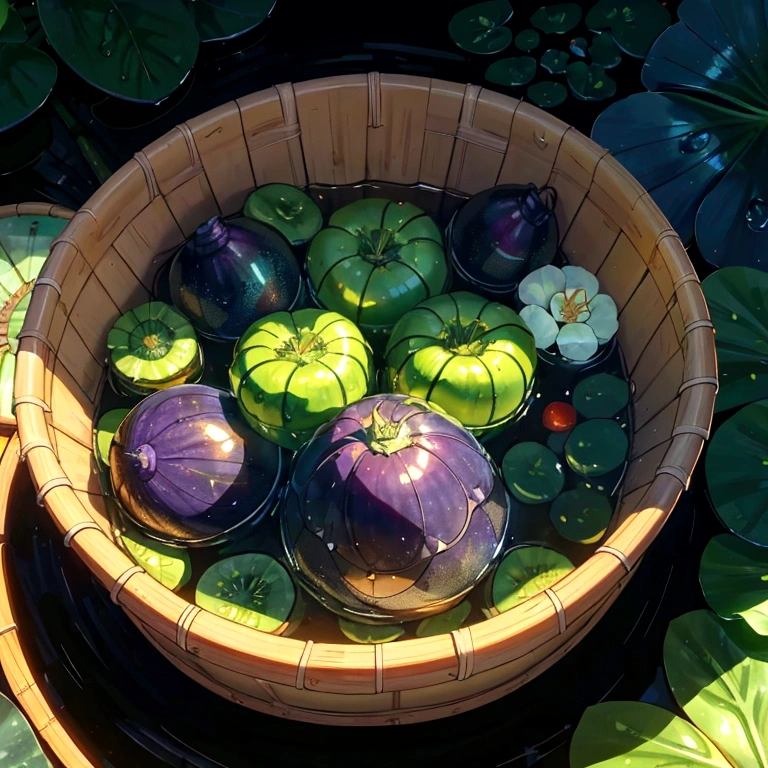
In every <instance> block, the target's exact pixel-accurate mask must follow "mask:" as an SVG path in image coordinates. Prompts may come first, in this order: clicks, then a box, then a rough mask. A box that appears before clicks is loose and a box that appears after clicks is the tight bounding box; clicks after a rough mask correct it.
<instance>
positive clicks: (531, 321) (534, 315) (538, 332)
mask: <svg viewBox="0 0 768 768" xmlns="http://www.w3.org/2000/svg"><path fill="white" fill-rule="evenodd" d="M520 317H521V318H522V319H523V321H524V322H525V324H526V325H527V326H528V329H529V330H530V332H531V333H532V334H533V338H534V341H535V342H536V348H537V349H549V347H551V346H552V345H553V344H554V343H555V339H557V334H558V333H559V332H560V327H559V326H558V324H557V322H555V318H554V317H552V315H550V314H549V312H547V310H546V309H542V308H541V307H540V306H538V305H537V304H528V305H526V306H525V307H523V308H522V309H521V310H520Z"/></svg>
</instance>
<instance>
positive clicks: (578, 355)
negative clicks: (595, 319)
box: [557, 323, 598, 363]
mask: <svg viewBox="0 0 768 768" xmlns="http://www.w3.org/2000/svg"><path fill="white" fill-rule="evenodd" d="M597 347H598V343H597V336H595V333H594V331H593V330H592V329H591V328H590V327H589V326H588V325H587V324H586V323H568V324H567V325H564V326H563V327H562V328H561V329H560V332H559V333H558V334H557V348H558V350H559V351H560V354H561V355H562V356H563V357H565V358H567V359H568V360H573V361H575V362H580V363H583V362H586V361H587V360H589V359H591V358H592V357H594V355H595V353H596V352H597Z"/></svg>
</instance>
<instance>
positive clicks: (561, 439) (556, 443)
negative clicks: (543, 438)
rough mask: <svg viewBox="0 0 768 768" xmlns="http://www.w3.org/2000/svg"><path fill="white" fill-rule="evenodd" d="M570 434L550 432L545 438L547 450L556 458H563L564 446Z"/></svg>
mask: <svg viewBox="0 0 768 768" xmlns="http://www.w3.org/2000/svg"><path fill="white" fill-rule="evenodd" d="M570 434H571V432H570V431H568V432H552V433H550V435H549V437H548V438H547V448H549V450H550V451H552V453H554V454H555V455H556V456H560V457H562V458H565V444H566V442H567V441H568V438H569V437H570Z"/></svg>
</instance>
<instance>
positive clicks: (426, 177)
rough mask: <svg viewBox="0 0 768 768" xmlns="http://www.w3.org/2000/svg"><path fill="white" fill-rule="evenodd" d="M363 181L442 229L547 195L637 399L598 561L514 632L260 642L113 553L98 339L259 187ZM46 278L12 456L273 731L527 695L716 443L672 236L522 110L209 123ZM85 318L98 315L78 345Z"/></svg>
mask: <svg viewBox="0 0 768 768" xmlns="http://www.w3.org/2000/svg"><path fill="white" fill-rule="evenodd" d="M238 132H239V133H238ZM363 181H367V182H370V184H369V185H366V186H357V187H349V188H348V189H347V190H346V194H347V196H348V198H349V201H351V200H355V199H360V198H362V197H364V196H377V195H380V194H381V193H380V188H379V185H378V184H377V182H382V183H383V182H395V183H399V184H405V185H408V184H415V183H417V182H421V183H422V184H427V185H433V186H438V187H445V188H446V189H447V190H448V191H449V192H450V193H451V194H448V195H445V196H444V198H443V200H442V201H441V202H438V203H436V205H438V204H439V205H441V206H442V209H443V212H445V211H448V210H455V208H456V206H457V203H458V201H460V199H461V197H462V196H464V197H466V196H467V195H470V194H472V193H474V192H477V191H479V190H480V189H484V188H488V187H491V186H493V185H495V184H497V183H506V182H512V183H527V182H531V181H532V182H534V183H536V184H537V185H544V184H547V183H549V184H551V185H553V186H554V187H555V188H556V189H557V190H558V193H559V194H558V205H557V208H556V215H557V218H558V224H559V228H560V236H561V242H562V248H563V251H564V253H565V254H566V256H567V257H568V258H569V259H570V260H571V261H572V262H573V263H575V264H579V265H581V266H584V267H586V268H587V269H589V270H591V271H593V272H595V273H597V274H598V277H599V279H600V282H601V289H602V290H603V291H605V292H607V293H608V294H609V295H611V296H612V298H613V299H614V301H616V303H617V305H618V307H619V309H620V311H621V326H620V331H619V342H620V346H621V349H622V352H623V354H624V358H625V362H626V365H627V369H628V371H629V372H630V376H631V378H632V380H633V382H634V411H635V413H634V424H633V428H634V430H635V435H634V445H633V452H632V455H631V457H630V459H631V460H630V464H629V467H628V470H627V476H626V482H625V485H624V488H623V496H622V500H621V503H620V505H619V512H618V514H617V515H615V516H614V520H613V521H612V524H611V528H610V530H609V532H608V533H607V534H606V537H605V540H604V541H603V542H602V545H601V546H600V547H599V548H598V549H597V551H596V552H595V553H594V554H593V555H592V556H591V557H590V558H588V559H587V561H586V562H585V563H584V564H583V565H581V566H580V567H579V568H577V569H576V570H574V571H573V572H572V573H571V574H569V575H568V576H567V577H565V578H564V579H563V580H562V581H561V582H559V583H558V584H556V585H554V587H553V588H552V589H550V590H548V591H547V592H545V593H542V594H540V595H538V596H536V597H534V598H532V599H530V600H528V601H526V602H525V603H523V604H522V605H520V606H517V607H515V608H513V609H512V610H510V611H508V612H506V613H503V614H501V615H499V616H496V617H494V618H492V619H488V620H486V621H483V622H480V623H478V624H475V625H472V626H470V627H466V628H463V629H461V630H459V631H457V632H453V633H449V634H445V635H439V636H435V637H431V638H424V639H414V640H405V641H398V642H396V643H392V644H386V645H383V646H356V645H352V644H348V645H331V644H325V643H310V642H305V641H299V640H296V639H293V638H290V637H276V636H272V635H263V634H261V633H258V632H256V631H254V630H250V629H248V628H246V627H244V626H242V625H239V624H235V623H232V622H228V621H226V620H224V619H222V618H221V617H219V616H216V615H213V614H211V613H208V612H206V611H202V610H199V609H198V608H196V607H195V606H192V605H190V604H188V603H187V602H186V601H185V600H183V599H182V598H180V597H179V596H178V595H175V594H173V593H172V592H169V591H168V590H166V589H165V588H164V587H162V586H161V585H160V584H159V583H158V582H156V581H154V580H153V579H152V578H150V577H149V576H148V575H147V574H146V573H144V572H143V571H141V569H140V568H137V567H136V566H135V565H134V564H133V563H132V562H131V561H130V560H129V559H128V558H127V557H126V556H125V554H123V552H122V551H121V550H119V549H118V548H117V546H116V545H115V543H114V541H113V540H112V539H111V536H110V531H109V515H108V513H107V510H106V504H107V500H106V499H104V498H103V497H102V496H101V493H100V492H99V490H98V488H97V486H95V485H94V483H93V482H92V464H90V458H91V457H90V442H89V441H90V440H91V439H92V435H91V430H92V425H93V416H94V412H95V408H96V404H97V403H98V398H99V392H100V387H102V386H103V381H104V372H103V369H104V359H105V350H104V332H105V328H106V327H107V326H108V324H109V323H111V319H112V318H113V317H114V316H115V314H116V313H117V312H121V311H124V310H125V309H126V308H127V307H128V305H130V304H131V303H133V302H136V301H138V300H140V298H141V297H144V296H146V292H147V291H149V290H151V286H152V284H153V280H154V276H155V274H156V272H157V269H158V267H159V265H160V264H161V263H162V262H163V261H164V260H165V259H167V258H168V256H169V255H170V254H171V253H172V252H173V251H174V250H175V249H176V248H177V247H178V246H179V245H180V243H181V242H182V241H183V238H184V236H186V235H188V234H189V233H190V232H191V231H192V230H194V229H195V228H196V227H197V226H198V225H199V224H200V223H202V222H203V221H205V220H206V219H207V218H209V217H210V216H212V215H214V214H216V213H222V212H223V213H231V212H234V211H235V210H236V209H237V207H238V206H239V205H241V204H242V201H243V200H244V198H245V195H247V194H248V192H249V191H250V189H251V188H252V187H254V186H256V185H262V184H265V183H270V182H283V183H288V184H297V185H300V186H303V185H305V184H306V183H307V182H312V183H319V184H358V183H359V182H363ZM408 194H409V190H408V189H407V188H404V189H403V195H404V196H405V198H407V197H408ZM128 195H130V196H131V198H130V199H128V197H127V196H128ZM321 203H322V204H325V203H323V201H322V200H321ZM44 274H45V275H46V276H47V277H50V278H51V279H52V280H54V281H55V285H56V286H59V287H60V291H59V290H58V289H57V288H55V287H53V286H52V285H51V284H50V283H48V284H47V285H42V286H40V287H39V288H36V289H35V292H34V294H33V299H32V304H31V309H30V312H29V314H28V316H27V323H26V324H25V328H24V331H23V333H22V337H23V338H22V341H21V348H20V352H19V357H18V372H17V381H16V390H17V397H20V398H21V402H22V404H21V405H19V408H18V419H19V431H20V438H21V442H22V444H23V445H26V446H28V448H29V450H28V453H27V463H28V464H29V467H30V471H31V475H32V478H33V482H34V484H35V487H36V489H37V490H38V493H39V496H40V500H41V502H42V503H44V504H45V506H46V508H47V510H48V512H49V513H50V514H51V516H52V518H53V519H54V521H55V522H56V525H57V527H58V529H59V531H60V532H61V533H62V535H63V536H65V538H66V539H67V544H68V545H69V546H70V547H71V548H72V549H73V550H74V551H75V552H76V554H77V555H78V556H79V557H80V558H81V559H82V560H83V562H84V563H85V564H86V566H87V568H88V569H89V570H90V571H91V572H92V573H93V575H94V576H95V577H96V578H97V579H98V580H99V582H100V583H101V584H103V585H104V587H105V588H106V589H108V590H109V591H110V593H111V594H112V596H113V599H114V600H115V602H117V603H119V604H120V605H121V606H122V607H123V609H124V610H125V611H126V613H127V615H128V616H129V617H130V619H131V620H132V621H133V622H134V623H135V624H136V625H137V626H138V627H139V629H140V630H141V631H142V632H143V633H144V634H145V635H146V636H147V637H148V638H149V639H150V641H151V642H152V643H154V645H155V646H156V647H157V648H158V649H159V650H160V651H161V652H162V653H164V654H165V655H166V656H167V657H168V658H169V660H170V661H171V662H172V663H173V664H175V665H176V666H178V667H179V668H180V669H182V670H184V671H185V672H186V673H187V674H188V675H189V676H190V677H191V678H192V679H194V680H197V681H198V682H200V683H201V684H202V685H204V686H206V687H208V688H210V689H211V690H214V691H216V692H217V693H219V694H221V695H222V696H226V697H227V698H230V699H231V700H233V701H237V702H239V703H241V704H243V705H244V706H248V707H252V708H254V709H258V710H260V711H264V712H270V713H272V714H276V715H278V716H282V717H292V718H297V719H301V720H307V721H309V722H316V723H343V724H352V725H371V724H379V725H381V724H395V723H407V722H417V721H420V720H425V719H431V718H435V717H444V716H448V715H450V714H452V713H457V712H461V711H465V710H466V709H469V708H471V707H474V706H478V705H479V704H481V703H484V702H485V701H491V700H493V699H495V698H498V697H499V696H502V695H504V693H507V692H509V691H511V690H514V689H515V688H516V687H519V686H520V685H522V684H524V683H525V681H527V680H529V679H531V678H532V677H534V676H535V675H536V674H538V673H539V672H540V671H542V670H543V669H545V668H546V667H547V666H549V665H550V664H552V663H554V661H556V660H557V659H558V658H561V657H562V655H563V654H565V653H566V652H567V651H568V649H569V648H571V647H572V646H573V645H574V644H575V643H576V642H578V640H579V639H580V638H581V637H583V635H584V634H585V633H586V632H587V631H588V630H589V628H590V627H591V626H593V625H594V623H595V621H596V620H597V618H598V617H599V616H600V615H602V613H603V612H604V611H605V610H607V608H608V607H609V606H610V605H611V603H612V602H613V601H614V600H615V599H616V597H617V595H618V594H619V592H620V590H621V589H622V587H623V585H624V584H625V583H626V581H627V580H628V579H629V578H631V576H632V575H633V574H634V572H635V570H636V566H637V564H638V562H639V561H640V560H641V558H642V556H643V554H644V552H645V551H646V549H647V547H648V545H649V544H650V542H651V541H653V539H654V537H655V536H656V535H657V534H658V532H659V530H660V529H661V527H662V526H663V524H664V522H665V521H666V519H667V518H668V516H669V514H670V512H671V511H672V508H673V507H674V505H675V503H676V502H677V499H678V498H679V496H680V494H681V493H682V491H683V489H684V488H685V487H686V486H687V484H688V481H689V478H690V473H691V471H692V470H693V467H694V465H695V463H696V460H697V458H698V457H699V455H700V452H701V448H702V445H703V441H704V439H706V437H707V435H708V432H709V428H710V424H711V419H712V412H713V407H714V397H715V393H716V388H717V368H716V363H715V351H714V341H713V331H712V327H711V321H710V318H709V315H708V312H707V308H706V305H705V303H704V302H703V299H702V295H701V291H700V288H699V285H698V280H697V278H696V275H695V273H694V271H693V268H692V267H691V265H690V262H689V261H688V258H687V255H686V253H685V249H684V248H683V246H682V244H681V243H680V241H679V239H678V238H677V236H676V235H675V234H674V232H673V231H672V230H671V228H670V225H669V223H668V222H667V221H666V220H665V219H664V217H663V216H662V215H661V213H660V211H659V210H658V209H657V208H656V206H655V205H654V204H653V202H652V201H651V199H650V197H649V195H648V194H647V193H646V192H645V190H643V189H642V187H640V185H639V184H638V183H637V182H636V181H635V180H634V179H633V178H632V177H631V176H630V175H629V174H628V173H627V172H626V171H625V170H624V169H623V168H622V167H621V166H620V165H619V164H618V163H617V162H616V161H615V160H614V159H613V158H612V157H610V155H608V154H607V153H606V152H605V151H604V150H603V149H602V148H600V147H598V146H597V145H595V144H594V143H593V142H591V141H590V140H589V139H587V138H586V137H584V136H582V135H581V134H579V133H578V132H577V131H576V130H575V129H573V128H570V127H569V126H567V125H565V124H564V123H561V122H560V121H559V120H556V119H555V118H553V117H552V116H550V115H548V114H546V113H544V112H541V111H540V110H538V109H536V108H534V107H532V106H530V105H529V104H526V103H520V102H518V101H516V100H514V99H510V98H507V97H504V96H501V95H499V94H497V93H494V92H492V91H488V90H486V89H483V88H479V87H477V86H473V85H464V84H456V83H447V82H445V81H441V80H429V79H427V78H419V77H405V76H401V75H379V74H378V73H369V74H368V75H367V76H366V75H354V76H346V77H341V78H326V79H323V80H315V81H309V82H306V83H298V84H295V85H292V84H281V85H278V86H275V87H274V88H269V89H267V90H265V91H262V92H259V93H256V94H253V95H250V96H246V97H243V98H241V99H238V101H237V102H233V103H231V104H225V105H222V106H221V107H219V108H217V109H216V110H213V111H212V112H210V113H208V114H206V115H202V116H200V117H199V118H195V119H194V120H191V121H189V122H188V123H187V124H185V125H183V126H180V127H178V128H175V129H174V130H172V131H170V132H169V133H167V134H166V135H165V136H163V137H161V138H160V139H158V140H157V141H155V142H154V143H153V144H151V145H150V146H149V147H147V148H146V149H144V150H143V152H140V153H138V154H137V155H136V157H135V159H134V160H132V161H130V163H128V164H127V165H126V167H125V168H124V169H122V170H121V171H120V172H118V174H117V176H116V180H115V181H112V180H110V182H108V184H107V185H106V186H105V187H104V188H102V189H101V190H100V191H99V192H98V193H97V195H95V196H94V198H92V199H91V200H90V201H89V202H88V204H87V205H86V207H85V208H84V209H83V211H81V212H80V213H78V215H77V216H76V217H75V219H74V220H73V221H72V223H71V224H70V225H69V227H68V228H67V231H66V232H65V233H64V235H63V237H62V239H61V241H60V242H59V243H58V244H57V245H56V246H55V247H54V248H53V251H52V256H51V258H50V259H49V261H48V263H47V265H46V267H45V270H44ZM59 294H61V295H59ZM95 305H98V306H99V307H102V308H103V312H101V313H100V316H99V320H98V322H95V323H94V327H88V326H87V323H86V317H87V311H88V309H89V307H90V308H92V307H93V306H95ZM49 406H50V410H49Z"/></svg>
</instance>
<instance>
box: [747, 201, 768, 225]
mask: <svg viewBox="0 0 768 768" xmlns="http://www.w3.org/2000/svg"><path fill="white" fill-rule="evenodd" d="M747 226H748V227H749V228H750V229H751V230H752V231H754V232H763V231H765V229H766V228H768V203H766V202H765V200H763V199H762V198H760V197H753V198H752V200H750V202H749V205H748V206H747Z"/></svg>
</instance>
